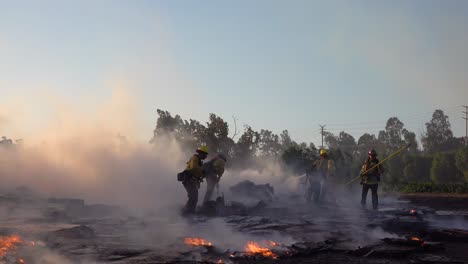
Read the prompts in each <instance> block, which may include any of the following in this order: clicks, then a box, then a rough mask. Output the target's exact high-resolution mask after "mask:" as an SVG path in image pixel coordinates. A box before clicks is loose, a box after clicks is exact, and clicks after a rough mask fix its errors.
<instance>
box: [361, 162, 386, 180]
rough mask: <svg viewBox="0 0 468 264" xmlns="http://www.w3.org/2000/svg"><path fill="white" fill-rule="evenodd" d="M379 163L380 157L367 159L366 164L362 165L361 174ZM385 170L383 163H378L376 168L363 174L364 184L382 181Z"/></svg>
mask: <svg viewBox="0 0 468 264" xmlns="http://www.w3.org/2000/svg"><path fill="white" fill-rule="evenodd" d="M377 163H379V160H378V159H374V160H371V159H369V158H368V159H367V160H366V161H365V162H364V164H363V165H362V167H361V174H362V173H364V172H365V171H367V170H368V169H370V168H372V167H373V166H375V165H376V164H377ZM384 172H385V170H384V168H383V166H382V165H378V166H377V167H375V168H374V169H372V170H370V171H369V172H368V173H366V174H365V175H362V181H361V182H362V183H363V184H378V183H379V181H380V176H381V175H382V174H383V173H384Z"/></svg>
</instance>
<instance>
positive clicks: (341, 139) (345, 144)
mask: <svg viewBox="0 0 468 264" xmlns="http://www.w3.org/2000/svg"><path fill="white" fill-rule="evenodd" d="M337 140H338V148H340V149H342V150H346V151H347V152H348V153H351V154H352V153H354V151H355V149H356V140H355V139H354V137H353V136H351V135H350V134H348V133H346V132H344V131H341V132H340V134H339V135H338V138H337Z"/></svg>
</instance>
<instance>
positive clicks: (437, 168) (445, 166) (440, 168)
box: [431, 153, 464, 184]
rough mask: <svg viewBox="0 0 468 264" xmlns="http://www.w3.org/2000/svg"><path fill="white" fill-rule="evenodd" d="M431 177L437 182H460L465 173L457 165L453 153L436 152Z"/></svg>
mask: <svg viewBox="0 0 468 264" xmlns="http://www.w3.org/2000/svg"><path fill="white" fill-rule="evenodd" d="M431 179H432V181H433V182H435V183H442V184H446V183H460V182H463V181H464V179H463V175H462V173H461V172H460V171H459V170H458V169H457V167H456V165H455V155H454V154H453V153H436V154H434V159H433V160H432V167H431Z"/></svg>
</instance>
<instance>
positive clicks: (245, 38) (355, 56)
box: [0, 0, 468, 144]
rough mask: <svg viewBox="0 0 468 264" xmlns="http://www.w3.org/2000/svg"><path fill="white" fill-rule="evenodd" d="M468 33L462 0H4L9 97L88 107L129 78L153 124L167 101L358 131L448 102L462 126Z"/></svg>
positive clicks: (281, 125)
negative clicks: (66, 101)
mask: <svg viewBox="0 0 468 264" xmlns="http://www.w3.org/2000/svg"><path fill="white" fill-rule="evenodd" d="M467 47H468V1H463V0H460V1H456V0H451V1H429V0H420V1H308V0H306V1H286V0H284V1H271V0H268V1H266V0H265V1H259V0H256V1H194V0H185V1H177V0H171V1H169V0H167V1H58V0H57V1H46V0H44V1H8V0H4V1H2V0H0V91H1V97H2V100H0V101H2V102H5V100H7V101H8V100H10V99H9V98H15V99H11V100H16V101H14V102H15V105H16V106H17V107H18V109H21V108H22V107H28V108H31V109H36V110H35V111H36V112H41V111H42V110H41V109H43V106H42V105H41V104H40V103H37V104H34V103H24V105H22V104H21V103H19V102H21V99H20V100H19V101H18V98H28V100H25V101H28V102H30V101H33V102H34V99H35V98H36V97H41V96H42V97H43V96H46V97H47V96H53V97H57V98H61V97H64V98H68V99H69V100H70V101H71V102H74V103H76V104H78V105H80V107H83V108H84V109H86V108H87V107H89V105H92V104H93V103H96V102H99V101H100V100H104V99H105V98H108V97H111V94H112V91H113V88H115V87H116V86H117V87H124V88H125V89H128V90H127V92H129V93H130V94H131V95H132V97H134V98H137V100H138V103H139V106H140V107H141V109H142V112H141V118H142V119H143V120H144V121H145V127H144V129H143V131H142V134H143V135H147V137H148V138H149V137H150V136H151V133H152V129H153V127H154V124H155V120H156V117H157V115H156V109H157V108H162V109H166V110H168V111H170V112H172V113H174V114H175V113H179V114H180V115H182V117H184V118H195V119H198V120H200V121H206V120H207V118H208V114H209V113H216V114H218V115H220V116H222V117H223V118H225V119H227V120H231V116H232V115H235V116H236V117H237V119H238V120H239V124H249V125H251V126H253V127H254V128H255V129H261V128H265V129H270V130H273V131H275V132H279V131H281V130H282V129H288V130H289V131H290V132H291V134H292V136H293V138H295V139H296V140H299V141H313V142H314V143H316V144H317V143H319V141H318V139H319V132H318V131H319V129H318V124H329V126H328V128H329V129H330V131H332V132H339V131H341V130H345V131H347V132H349V133H351V134H352V135H354V136H355V137H356V139H357V138H358V137H359V136H360V135H361V134H363V133H364V132H371V133H376V132H377V131H378V130H379V129H382V128H383V127H384V126H385V122H386V120H387V119H388V117H390V116H395V115H396V116H398V117H400V119H401V120H402V121H403V122H404V123H405V125H406V126H407V127H408V128H409V129H410V130H413V131H415V132H416V133H417V134H420V133H421V132H422V129H423V127H424V123H425V122H426V121H428V120H429V119H430V116H431V113H432V111H433V110H434V109H435V108H442V109H444V110H446V112H447V113H448V114H449V116H450V121H451V123H452V126H453V129H454V132H455V135H456V136H462V135H464V133H465V130H464V129H465V125H464V120H462V119H461V117H462V114H461V111H462V110H463V109H462V108H461V107H460V106H461V105H468V50H467ZM41 102H42V101H41ZM88 104H89V105H88ZM1 107H2V106H1V105H0V109H1ZM18 111H21V110H18ZM8 114H9V115H14V114H16V113H15V112H11V111H9V112H8ZM4 115H5V113H4ZM0 117H1V116H0ZM3 118H4V117H3ZM109 118H118V117H109ZM0 121H1V119H0ZM1 129H2V127H1V126H0V132H1V133H4V132H5V131H1ZM8 136H10V137H15V136H14V135H8Z"/></svg>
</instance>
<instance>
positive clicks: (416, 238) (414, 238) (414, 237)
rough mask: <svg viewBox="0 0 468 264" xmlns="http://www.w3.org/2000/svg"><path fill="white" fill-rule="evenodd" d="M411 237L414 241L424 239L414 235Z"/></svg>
mask: <svg viewBox="0 0 468 264" xmlns="http://www.w3.org/2000/svg"><path fill="white" fill-rule="evenodd" d="M410 239H411V240H412V241H420V242H422V241H423V240H422V239H421V238H419V237H416V236H413V237H411V238H410Z"/></svg>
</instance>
